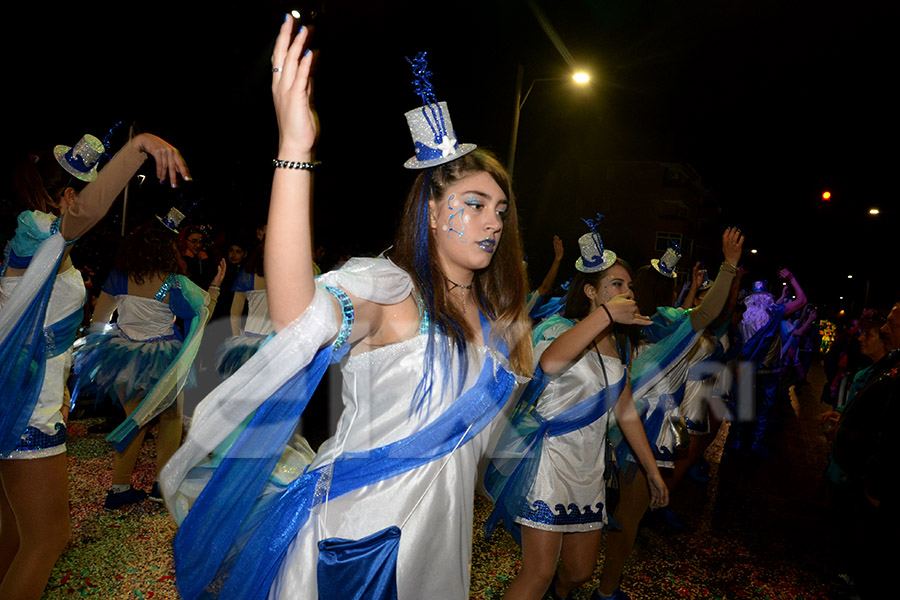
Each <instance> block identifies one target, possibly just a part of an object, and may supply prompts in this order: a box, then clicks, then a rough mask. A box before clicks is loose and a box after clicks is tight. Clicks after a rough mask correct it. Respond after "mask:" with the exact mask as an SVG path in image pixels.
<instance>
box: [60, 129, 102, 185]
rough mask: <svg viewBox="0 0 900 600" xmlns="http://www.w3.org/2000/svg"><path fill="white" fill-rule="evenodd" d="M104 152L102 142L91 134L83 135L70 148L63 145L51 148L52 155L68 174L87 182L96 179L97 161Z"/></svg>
mask: <svg viewBox="0 0 900 600" xmlns="http://www.w3.org/2000/svg"><path fill="white" fill-rule="evenodd" d="M104 152H106V148H104V147H103V142H101V141H100V140H98V139H97V138H95V137H94V136H92V135H85V136H84V137H83V138H81V139H80V140H78V143H77V144H75V145H74V146H72V147H71V148H70V147H68V146H63V145H59V146H56V147H55V148H53V156H55V157H56V161H57V162H58V163H59V165H60V166H61V167H62V168H63V169H65V170H66V172H68V173H69V174H70V175H72V176H74V177H77V178H78V179H80V180H81V181H87V182H91V181H93V180H95V179H97V163H98V161H99V160H100V157H101V156H103V153H104Z"/></svg>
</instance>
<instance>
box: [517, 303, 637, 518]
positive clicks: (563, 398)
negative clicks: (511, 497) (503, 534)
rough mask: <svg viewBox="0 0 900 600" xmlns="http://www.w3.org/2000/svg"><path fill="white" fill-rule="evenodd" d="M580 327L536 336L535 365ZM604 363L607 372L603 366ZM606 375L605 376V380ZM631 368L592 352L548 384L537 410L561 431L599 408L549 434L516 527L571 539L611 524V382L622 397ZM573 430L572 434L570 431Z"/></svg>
mask: <svg viewBox="0 0 900 600" xmlns="http://www.w3.org/2000/svg"><path fill="white" fill-rule="evenodd" d="M573 325H574V323H573V322H572V321H569V320H568V319H564V318H562V317H558V316H555V317H550V318H549V319H547V321H546V322H545V323H542V324H541V326H540V327H539V329H538V332H539V333H538V332H536V335H539V336H540V337H539V339H537V340H536V342H537V343H536V345H535V359H536V360H540V356H541V354H543V352H544V350H546V349H547V348H548V347H549V346H550V344H551V343H552V342H553V340H555V339H556V338H557V337H559V336H560V335H562V334H563V333H564V332H565V331H566V330H568V329H570V328H571V327H572V326H573ZM601 360H602V361H603V365H602V366H601V364H600V361H601ZM604 370H605V372H606V373H605V375H604ZM624 377H625V367H624V365H623V364H622V363H621V361H619V360H618V359H616V358H614V357H610V356H602V358H601V355H599V354H598V353H596V352H594V351H589V352H587V353H586V354H585V355H584V356H583V357H582V358H581V359H580V360H578V361H577V362H575V363H573V364H571V365H570V366H569V367H568V368H566V369H565V370H564V371H560V372H559V373H556V374H554V375H553V376H551V377H549V378H548V380H547V386H546V387H545V388H544V391H543V392H542V393H541V395H540V396H539V397H538V400H537V403H536V404H535V407H534V412H535V418H536V419H538V420H539V421H541V420H543V421H547V422H551V423H556V424H557V426H559V425H560V424H561V423H562V422H563V421H565V420H566V419H567V417H571V416H573V413H571V412H570V413H569V414H568V415H567V414H566V411H567V410H569V409H571V408H573V407H576V406H578V405H579V404H582V405H583V406H582V407H584V406H585V405H593V406H592V407H591V410H590V415H591V417H593V418H588V419H582V423H579V424H581V425H582V426H581V427H579V428H578V429H575V430H572V431H566V432H564V433H558V434H557V435H553V433H554V432H551V431H549V430H548V432H547V434H546V435H545V438H544V439H543V440H542V443H541V444H540V448H539V450H540V458H539V465H538V468H537V473H536V474H535V477H534V481H533V483H532V484H531V489H530V490H529V491H528V494H527V496H526V502H527V505H526V507H524V510H523V511H522V512H520V513H519V515H518V516H516V518H515V522H516V523H519V524H520V525H526V526H528V527H532V528H534V529H543V530H546V531H560V532H565V533H570V532H577V531H591V530H595V529H600V528H602V527H603V525H604V524H605V523H606V516H607V515H606V509H605V503H606V485H605V483H604V479H603V478H604V465H605V460H606V429H607V426H608V415H609V411H610V409H611V408H612V406H613V405H614V404H615V401H616V399H617V397H618V395H617V394H615V395H614V396H613V397H611V398H610V397H609V396H608V394H607V393H606V389H605V388H606V385H605V381H606V380H607V379H608V380H609V382H610V385H611V386H613V388H614V389H619V391H621V388H622V384H623V382H624ZM567 429H568V428H567Z"/></svg>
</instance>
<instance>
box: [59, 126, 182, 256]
mask: <svg viewBox="0 0 900 600" xmlns="http://www.w3.org/2000/svg"><path fill="white" fill-rule="evenodd" d="M148 155H149V156H152V157H153V159H154V161H155V162H156V176H157V178H158V179H159V181H160V183H164V182H165V181H166V180H168V181H169V183H170V185H171V186H172V187H175V186H176V185H177V184H178V175H181V177H182V178H183V179H184V180H185V181H189V180H190V179H191V174H190V171H188V168H187V165H186V164H185V162H184V159H183V158H182V157H181V153H179V152H178V149H177V148H175V147H174V146H172V145H171V144H169V143H168V142H166V141H165V140H163V139H160V138H158V137H156V136H155V135H151V134H149V133H142V134H139V135H136V136H135V137H133V138H132V139H131V140H129V141H128V143H127V144H125V146H123V147H122V149H121V150H119V151H118V152H117V153H116V155H115V156H114V157H113V158H112V160H110V161H109V164H107V165H106V166H105V167H104V168H103V169H101V171H100V173H99V174H98V175H97V179H95V180H94V181H92V182H91V183H89V184H88V185H87V187H85V188H84V189H83V190H82V191H81V193H79V194H78V196H77V198H74V197H73V198H71V199H69V198H67V201H69V202H71V206H69V207H68V208H67V210H66V212H65V214H64V215H63V218H62V222H61V223H60V227H59V230H60V233H62V235H63V237H64V238H66V239H67V240H74V239H76V238H79V237H81V236H82V235H84V234H85V233H86V232H87V231H88V230H89V229H90V228H91V227H93V226H94V225H96V224H97V222H98V221H100V219H102V218H103V217H104V215H106V212H107V211H108V210H109V207H110V205H111V204H112V203H113V201H114V200H115V199H116V198H117V197H118V196H119V193H120V192H121V191H122V190H123V189H124V188H125V186H126V185H128V182H129V181H131V178H132V177H134V174H135V173H137V171H138V169H140V168H141V165H143V164H144V161H145V160H147V156H148Z"/></svg>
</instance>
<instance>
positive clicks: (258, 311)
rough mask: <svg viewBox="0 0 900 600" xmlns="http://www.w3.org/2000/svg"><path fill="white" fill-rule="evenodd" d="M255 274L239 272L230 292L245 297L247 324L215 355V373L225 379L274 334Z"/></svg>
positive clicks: (265, 296) (263, 291)
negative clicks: (241, 294)
mask: <svg viewBox="0 0 900 600" xmlns="http://www.w3.org/2000/svg"><path fill="white" fill-rule="evenodd" d="M255 286H256V275H254V274H253V273H248V272H247V271H244V270H241V272H240V273H239V274H238V276H237V278H236V279H235V280H234V285H232V286H231V291H233V292H235V293H243V294H246V296H247V321H246V322H245V323H244V328H243V330H242V331H241V334H240V335H236V336H232V337H230V338H228V339H227V340H225V342H224V343H223V344H222V345H221V346H220V347H219V349H218V351H217V352H216V372H217V373H218V374H219V376H220V377H222V378H223V379H224V378H227V377H230V376H231V375H232V374H234V372H235V371H237V370H238V369H240V368H241V365H243V364H244V363H245V362H247V360H248V359H249V358H250V357H251V356H253V355H254V354H255V353H256V351H257V350H259V347H260V346H262V345H263V342H264V341H265V340H266V338H267V337H269V335H270V334H272V333H274V331H275V330H274V329H273V328H272V321H271V320H270V319H269V302H268V295H267V294H266V290H265V289H255Z"/></svg>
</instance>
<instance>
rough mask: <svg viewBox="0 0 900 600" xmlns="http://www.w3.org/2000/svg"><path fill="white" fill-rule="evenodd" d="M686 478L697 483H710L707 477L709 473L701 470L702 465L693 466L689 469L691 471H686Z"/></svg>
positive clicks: (710, 479) (710, 478) (709, 478)
mask: <svg viewBox="0 0 900 600" xmlns="http://www.w3.org/2000/svg"><path fill="white" fill-rule="evenodd" d="M688 477H690V478H691V479H693V480H694V481H696V482H698V483H709V482H710V481H712V477H710V476H709V473H707V472H706V470H705V469H704V468H703V465H701V464H700V463H697V464H695V465H694V466H693V467H691V470H690V471H688Z"/></svg>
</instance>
